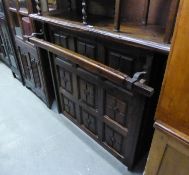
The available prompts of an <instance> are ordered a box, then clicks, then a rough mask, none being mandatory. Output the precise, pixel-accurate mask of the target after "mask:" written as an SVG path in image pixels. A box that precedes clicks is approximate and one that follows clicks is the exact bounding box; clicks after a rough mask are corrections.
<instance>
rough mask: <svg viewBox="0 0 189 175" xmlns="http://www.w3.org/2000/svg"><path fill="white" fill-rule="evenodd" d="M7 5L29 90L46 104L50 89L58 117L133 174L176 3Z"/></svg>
mask: <svg viewBox="0 0 189 175" xmlns="http://www.w3.org/2000/svg"><path fill="white" fill-rule="evenodd" d="M25 2H26V3H25ZM8 4H9V5H8V6H7V9H8V10H9V12H10V18H11V19H12V20H11V26H12V31H13V33H14V35H15V40H16V43H17V49H18V52H19V55H20V62H21V64H22V71H23V74H24V77H25V81H26V84H27V86H28V87H29V88H31V89H32V91H34V92H35V93H36V94H37V95H38V96H39V97H41V98H42V99H43V98H46V96H48V95H49V94H48V90H47V89H48V87H49V86H51V85H53V87H54V93H55V98H56V101H57V104H58V109H59V112H61V113H63V114H64V115H65V116H66V117H68V118H69V119H70V120H72V121H73V122H74V123H75V124H77V125H78V126H79V127H80V128H81V129H83V130H84V131H85V132H86V133H87V134H89V135H90V136H91V137H92V138H94V139H95V140H96V141H97V142H98V143H100V144H101V145H102V146H103V147H104V148H106V149H107V150H108V151H109V152H111V153H112V154H113V155H114V156H115V157H117V158H118V159H120V160H121V161H122V162H123V163H125V165H127V166H128V167H129V168H130V169H131V168H133V166H134V165H135V163H136V162H137V161H138V160H139V159H140V158H141V157H142V156H143V155H144V154H145V153H146V152H147V151H148V150H149V145H150V141H151V137H152V134H153V122H154V113H155V108H156V105H157V101H158V97H159V92H160V87H161V83H162V79H163V75H164V70H165V66H166V63H167V56H168V54H169V51H170V42H171V39H172V32H173V28H174V25H175V19H176V16H177V12H178V5H179V0H172V1H171V0H168V1H166V2H165V1H161V0H154V1H152V0H140V1H139V0H134V1H133V0H132V1H131V0H127V1H126V0H121V1H120V0H110V1H106V0H91V1H85V0H77V1H75V0H72V1H70V0H62V1H59V0H51V1H49V0H44V1H40V0H36V1H21V0H20V1H16V4H15V3H13V1H9V3H8ZM29 4H30V5H29ZM35 12H37V13H35ZM31 13H32V14H31ZM33 32H34V34H33V35H30V34H31V33H33ZM31 43H32V44H31ZM49 65H50V68H49ZM51 76H52V82H51V83H47V82H48V81H51V78H50V77H51Z"/></svg>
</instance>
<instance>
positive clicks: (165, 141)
mask: <svg viewBox="0 0 189 175" xmlns="http://www.w3.org/2000/svg"><path fill="white" fill-rule="evenodd" d="M167 128H169V127H168V126H167ZM170 129H171V128H170ZM178 132H179V131H178ZM188 164H189V144H188V143H186V142H183V141H181V140H180V139H178V138H177V137H175V136H174V134H169V133H167V132H165V131H164V129H162V128H159V126H158V127H157V128H156V131H155V134H154V138H153V142H152V146H151V150H150V154H149V158H148V162H147V166H146V168H145V172H144V175H165V174H166V175H172V174H179V175H186V174H188V172H189V166H188Z"/></svg>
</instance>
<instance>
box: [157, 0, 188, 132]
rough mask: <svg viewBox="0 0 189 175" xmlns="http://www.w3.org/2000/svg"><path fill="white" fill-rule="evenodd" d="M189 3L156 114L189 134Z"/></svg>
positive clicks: (177, 32) (178, 28)
mask: <svg viewBox="0 0 189 175" xmlns="http://www.w3.org/2000/svg"><path fill="white" fill-rule="evenodd" d="M188 8H189V1H187V0H184V1H181V9H180V10H181V12H180V15H179V18H178V21H177V26H176V30H175V36H174V43H173V46H172V51H171V54H170V57H169V63H168V66H167V71H166V75H165V79H164V83H163V88H162V93H161V97H160V101H159V105H158V108H157V112H156V119H158V120H160V121H163V122H165V123H167V124H168V125H170V126H173V127H175V128H176V129H178V130H179V131H181V132H183V133H185V134H189V117H188V114H189V107H188V104H189V93H188V89H189V69H188V66H189V55H188V50H189V45H188V40H189V32H188V31H189V26H188V25H186V24H187V22H188V20H189V11H188Z"/></svg>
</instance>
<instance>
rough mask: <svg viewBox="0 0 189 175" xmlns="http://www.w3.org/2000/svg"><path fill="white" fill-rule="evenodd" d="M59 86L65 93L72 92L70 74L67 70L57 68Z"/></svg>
mask: <svg viewBox="0 0 189 175" xmlns="http://www.w3.org/2000/svg"><path fill="white" fill-rule="evenodd" d="M59 76H60V77H59V78H60V85H61V87H62V88H63V89H65V90H66V91H68V92H70V93H72V92H73V84H72V74H71V73H70V72H68V71H67V70H64V69H63V68H60V67H59Z"/></svg>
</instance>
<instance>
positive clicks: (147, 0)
mask: <svg viewBox="0 0 189 175" xmlns="http://www.w3.org/2000/svg"><path fill="white" fill-rule="evenodd" d="M150 1H151V0H146V1H145V6H144V15H143V20H142V24H144V25H147V24H148V15H149V10H150Z"/></svg>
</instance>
